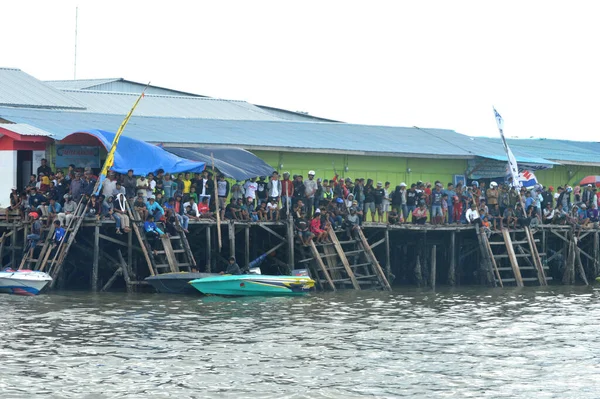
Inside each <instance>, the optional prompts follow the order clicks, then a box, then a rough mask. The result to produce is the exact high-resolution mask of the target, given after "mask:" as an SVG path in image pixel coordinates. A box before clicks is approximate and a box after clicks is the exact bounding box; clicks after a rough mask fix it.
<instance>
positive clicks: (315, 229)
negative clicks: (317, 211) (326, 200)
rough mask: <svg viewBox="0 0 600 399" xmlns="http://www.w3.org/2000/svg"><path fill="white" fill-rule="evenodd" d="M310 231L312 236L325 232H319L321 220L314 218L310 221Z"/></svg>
mask: <svg viewBox="0 0 600 399" xmlns="http://www.w3.org/2000/svg"><path fill="white" fill-rule="evenodd" d="M310 231H311V232H312V233H313V234H320V233H322V232H324V231H325V230H321V219H320V218H314V219H313V220H311V221H310Z"/></svg>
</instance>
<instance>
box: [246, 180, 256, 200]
mask: <svg viewBox="0 0 600 399" xmlns="http://www.w3.org/2000/svg"><path fill="white" fill-rule="evenodd" d="M244 190H245V196H246V199H248V198H252V203H253V204H254V203H255V202H256V190H258V184H257V183H256V177H253V178H251V179H250V180H248V181H247V182H246V184H244Z"/></svg>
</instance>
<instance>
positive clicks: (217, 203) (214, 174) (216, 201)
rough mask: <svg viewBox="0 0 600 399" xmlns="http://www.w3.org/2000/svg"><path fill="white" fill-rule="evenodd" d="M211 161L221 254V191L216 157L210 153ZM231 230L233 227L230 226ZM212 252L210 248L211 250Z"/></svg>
mask: <svg viewBox="0 0 600 399" xmlns="http://www.w3.org/2000/svg"><path fill="white" fill-rule="evenodd" d="M210 160H211V161H212V170H213V186H214V193H213V195H214V196H215V213H216V214H217V240H218V242H219V252H221V246H222V245H223V243H222V242H221V215H220V213H219V195H218V194H219V190H218V188H217V171H216V170H215V157H214V155H213V153H212V152H211V153H210ZM230 228H231V225H230ZM209 250H210V248H209Z"/></svg>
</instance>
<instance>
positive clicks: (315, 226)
mask: <svg viewBox="0 0 600 399" xmlns="http://www.w3.org/2000/svg"><path fill="white" fill-rule="evenodd" d="M310 232H311V233H312V234H313V235H314V237H316V239H315V242H316V243H317V244H319V243H323V242H327V230H323V229H322V228H321V212H315V216H314V217H313V218H312V220H311V221H310Z"/></svg>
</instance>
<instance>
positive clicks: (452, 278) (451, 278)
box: [448, 231, 456, 286]
mask: <svg viewBox="0 0 600 399" xmlns="http://www.w3.org/2000/svg"><path fill="white" fill-rule="evenodd" d="M448 284H450V285H451V286H454V285H455V284H456V231H452V233H450V266H449V268H448Z"/></svg>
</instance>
